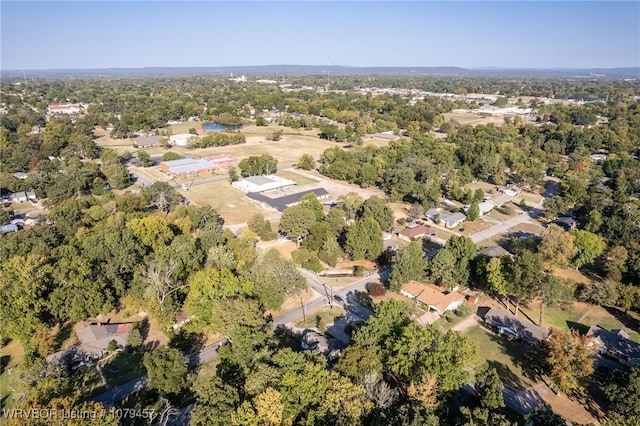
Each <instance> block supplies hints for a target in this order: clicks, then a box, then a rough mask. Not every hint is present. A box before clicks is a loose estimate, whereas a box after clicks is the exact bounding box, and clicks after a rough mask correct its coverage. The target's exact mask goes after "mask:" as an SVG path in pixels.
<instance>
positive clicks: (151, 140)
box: [133, 135, 162, 148]
mask: <svg viewBox="0 0 640 426" xmlns="http://www.w3.org/2000/svg"><path fill="white" fill-rule="evenodd" d="M160 139H162V136H160V135H154V136H139V137H137V138H135V139H134V140H133V143H134V144H135V145H136V146H137V147H138V148H148V147H150V146H160V145H162V143H161V142H160Z"/></svg>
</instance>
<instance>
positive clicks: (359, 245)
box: [345, 217, 382, 261]
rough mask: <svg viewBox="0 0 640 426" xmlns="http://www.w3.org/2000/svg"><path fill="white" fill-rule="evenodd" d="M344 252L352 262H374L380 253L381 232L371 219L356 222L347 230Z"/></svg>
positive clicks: (376, 222)
mask: <svg viewBox="0 0 640 426" xmlns="http://www.w3.org/2000/svg"><path fill="white" fill-rule="evenodd" d="M345 249H346V252H347V253H348V254H349V256H350V257H351V259H353V260H361V259H367V260H372V261H373V260H376V259H377V258H378V256H380V253H382V231H381V229H380V225H379V222H378V221H376V220H375V219H374V218H372V217H367V218H364V219H361V220H358V221H357V222H356V223H355V224H353V225H351V226H350V227H349V228H348V229H347V241H346V244H345Z"/></svg>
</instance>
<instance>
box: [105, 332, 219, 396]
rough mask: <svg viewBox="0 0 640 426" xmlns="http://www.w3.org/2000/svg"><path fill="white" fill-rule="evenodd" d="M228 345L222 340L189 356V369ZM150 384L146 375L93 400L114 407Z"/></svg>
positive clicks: (212, 356)
mask: <svg viewBox="0 0 640 426" xmlns="http://www.w3.org/2000/svg"><path fill="white" fill-rule="evenodd" d="M225 343H227V339H224V340H221V341H219V342H217V343H214V344H212V345H209V346H206V347H204V348H202V349H201V350H199V351H198V352H194V353H192V354H190V355H189V356H188V358H189V364H188V366H189V368H190V369H192V368H195V367H197V366H198V365H200V364H202V363H204V362H206V361H208V360H210V359H211V358H214V357H216V356H217V355H218V348H219V347H220V346H222V345H224V344H225ZM148 384H149V377H148V376H146V375H144V376H140V377H138V378H136V379H133V380H131V381H129V382H127V383H124V384H122V385H120V386H116V387H114V388H113V389H111V390H109V391H107V392H104V393H101V394H100V395H98V396H96V397H94V398H93V401H94V402H100V403H103V404H105V405H106V406H107V407H111V406H113V405H114V404H115V403H116V402H120V401H122V400H123V399H125V398H126V397H128V396H129V395H131V394H132V393H136V392H139V391H141V390H142V389H144V388H146V387H147V385H148Z"/></svg>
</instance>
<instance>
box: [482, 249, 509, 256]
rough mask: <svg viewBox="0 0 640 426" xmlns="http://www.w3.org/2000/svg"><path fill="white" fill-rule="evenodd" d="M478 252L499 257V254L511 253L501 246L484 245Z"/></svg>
mask: <svg viewBox="0 0 640 426" xmlns="http://www.w3.org/2000/svg"><path fill="white" fill-rule="evenodd" d="M479 254H484V255H485V256H489V257H500V256H509V255H511V253H509V252H508V251H507V250H505V249H504V248H502V247H501V246H491V247H485V248H483V249H482V250H480V252H479Z"/></svg>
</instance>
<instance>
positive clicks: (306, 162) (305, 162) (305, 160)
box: [296, 154, 316, 170]
mask: <svg viewBox="0 0 640 426" xmlns="http://www.w3.org/2000/svg"><path fill="white" fill-rule="evenodd" d="M315 166H316V160H315V159H314V158H313V156H312V155H311V154H302V156H301V157H300V158H299V159H298V163H297V164H296V167H297V168H298V169H302V170H313V168H314V167H315Z"/></svg>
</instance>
